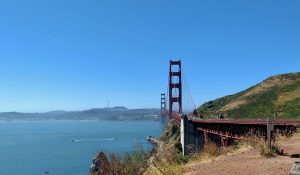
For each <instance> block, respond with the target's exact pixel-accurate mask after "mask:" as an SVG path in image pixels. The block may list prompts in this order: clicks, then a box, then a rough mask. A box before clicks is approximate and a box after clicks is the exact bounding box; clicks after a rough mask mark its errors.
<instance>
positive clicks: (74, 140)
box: [71, 138, 115, 142]
mask: <svg viewBox="0 0 300 175" xmlns="http://www.w3.org/2000/svg"><path fill="white" fill-rule="evenodd" d="M114 140H115V138H101V139H72V140H71V141H72V142H83V141H114Z"/></svg>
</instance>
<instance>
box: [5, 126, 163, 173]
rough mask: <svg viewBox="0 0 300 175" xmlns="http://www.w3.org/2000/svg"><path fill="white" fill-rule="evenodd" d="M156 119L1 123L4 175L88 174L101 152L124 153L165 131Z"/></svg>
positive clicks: (145, 144) (146, 143)
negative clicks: (149, 136)
mask: <svg viewBox="0 0 300 175" xmlns="http://www.w3.org/2000/svg"><path fill="white" fill-rule="evenodd" d="M163 127H164V126H163V125H162V124H161V122H156V121H136V122H135V121H133V122H131V121H130V122H129V121H125V122H119V121H10V122H0V175H20V174H22V175H44V174H49V175H86V174H88V173H89V166H90V165H91V161H92V158H93V157H94V156H95V155H96V154H97V152H98V151H102V150H103V151H106V152H116V153H119V154H122V153H124V152H126V151H127V152H130V151H133V150H134V149H135V147H136V146H137V145H142V146H143V147H144V148H146V149H149V148H150V147H151V145H150V144H149V143H148V142H147V141H146V137H147V136H148V135H151V136H155V137H158V136H159V135H160V133H161V132H162V130H163Z"/></svg>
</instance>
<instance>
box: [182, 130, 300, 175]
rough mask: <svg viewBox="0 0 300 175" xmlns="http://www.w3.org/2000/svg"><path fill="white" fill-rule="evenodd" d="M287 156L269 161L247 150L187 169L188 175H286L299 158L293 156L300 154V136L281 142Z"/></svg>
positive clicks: (257, 151) (255, 152) (190, 166)
mask: <svg viewBox="0 0 300 175" xmlns="http://www.w3.org/2000/svg"><path fill="white" fill-rule="evenodd" d="M280 146H281V148H283V149H284V153H286V155H285V156H277V157H275V158H270V159H267V158H265V157H263V156H261V155H260V153H259V150H256V149H255V150H254V149H251V150H247V151H245V152H242V153H238V154H232V155H228V156H224V157H221V158H218V159H216V160H213V161H211V162H208V163H199V164H193V165H189V166H187V167H186V168H185V172H186V174H188V175H200V174H201V175H206V174H207V175H214V174H215V175H221V174H222V175H223V174H229V175H241V174H245V175H249V174H251V175H277V174H278V175H281V174H282V175H283V174H284V175H286V174H289V172H290V171H291V169H292V167H293V164H294V162H295V161H296V160H299V158H292V157H291V155H297V154H300V136H299V135H297V136H294V137H293V138H291V139H289V140H285V141H282V142H280Z"/></svg>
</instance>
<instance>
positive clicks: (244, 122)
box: [191, 119, 300, 126]
mask: <svg viewBox="0 0 300 175" xmlns="http://www.w3.org/2000/svg"><path fill="white" fill-rule="evenodd" d="M191 121H192V122H193V123H206V124H237V125H267V120H224V119H215V120H213V119H212V120H200V119H198V120H197V119H191ZM274 125H282V126H286V125H292V126H300V120H274Z"/></svg>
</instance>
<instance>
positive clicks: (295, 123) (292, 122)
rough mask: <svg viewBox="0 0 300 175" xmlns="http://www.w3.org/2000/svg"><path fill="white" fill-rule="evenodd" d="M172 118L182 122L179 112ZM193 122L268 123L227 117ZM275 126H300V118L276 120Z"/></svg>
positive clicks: (264, 120)
mask: <svg viewBox="0 0 300 175" xmlns="http://www.w3.org/2000/svg"><path fill="white" fill-rule="evenodd" d="M170 117H171V118H173V119H174V120H175V121H176V122H177V123H178V124H180V120H181V117H180V116H179V115H178V114H171V115H170ZM189 120H190V121H191V122H193V123H199V124H201V123H203V124H231V125H267V120H266V119H263V120H253V119H252V120H251V119H249V120H245V119H244V120H230V119H228V120H225V119H197V118H190V119H189ZM274 125H275V126H300V120H274Z"/></svg>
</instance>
